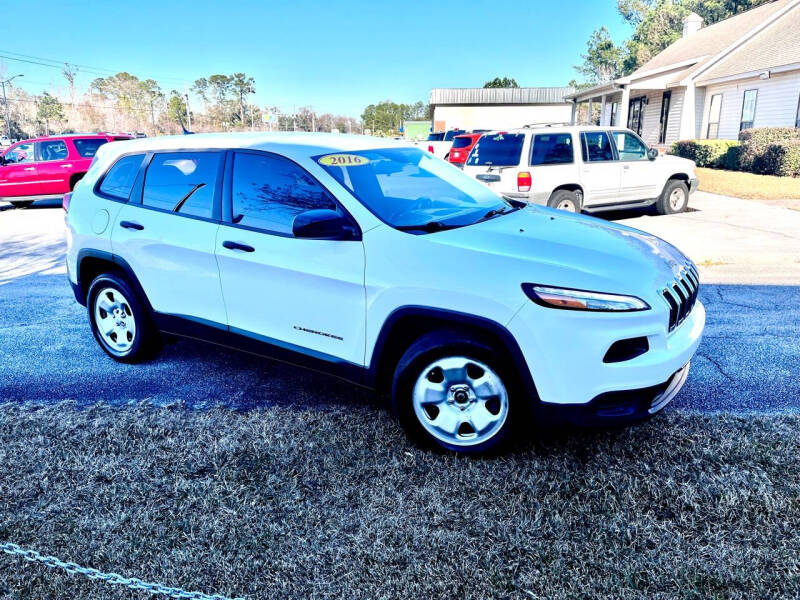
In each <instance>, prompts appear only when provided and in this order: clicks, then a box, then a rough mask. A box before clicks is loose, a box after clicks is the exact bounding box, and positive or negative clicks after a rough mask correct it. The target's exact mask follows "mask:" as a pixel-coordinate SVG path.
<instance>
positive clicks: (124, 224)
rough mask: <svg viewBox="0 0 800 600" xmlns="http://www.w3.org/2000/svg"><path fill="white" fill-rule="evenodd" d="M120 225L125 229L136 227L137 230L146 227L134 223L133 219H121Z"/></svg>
mask: <svg viewBox="0 0 800 600" xmlns="http://www.w3.org/2000/svg"><path fill="white" fill-rule="evenodd" d="M119 226H120V227H124V228H125V229H135V230H136V231H141V230H142V229H144V225H139V223H134V222H133V221H120V222H119Z"/></svg>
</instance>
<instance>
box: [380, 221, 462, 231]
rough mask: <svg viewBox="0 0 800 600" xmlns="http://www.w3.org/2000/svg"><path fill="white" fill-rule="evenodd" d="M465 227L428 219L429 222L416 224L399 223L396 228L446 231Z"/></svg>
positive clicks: (401, 229)
mask: <svg viewBox="0 0 800 600" xmlns="http://www.w3.org/2000/svg"><path fill="white" fill-rule="evenodd" d="M457 227H463V225H445V224H444V223H442V222H441V221H428V222H427V223H418V224H416V225H398V226H396V227H395V229H399V230H400V231H427V232H428V233H433V232H434V231H444V230H445V229H456V228H457Z"/></svg>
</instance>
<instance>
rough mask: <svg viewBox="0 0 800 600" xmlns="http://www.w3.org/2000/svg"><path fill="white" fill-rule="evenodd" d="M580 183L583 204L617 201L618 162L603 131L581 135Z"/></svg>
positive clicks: (594, 204) (618, 182) (619, 177)
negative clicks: (581, 161) (581, 162)
mask: <svg viewBox="0 0 800 600" xmlns="http://www.w3.org/2000/svg"><path fill="white" fill-rule="evenodd" d="M581 157H582V158H583V164H582V165H581V185H582V186H583V204H584V206H596V205H602V204H611V203H615V202H616V201H617V196H618V195H619V186H620V179H621V171H620V164H619V161H618V160H617V157H616V155H615V154H614V148H613V146H612V145H611V140H610V139H609V137H608V134H607V133H606V132H605V131H588V132H585V133H582V134H581Z"/></svg>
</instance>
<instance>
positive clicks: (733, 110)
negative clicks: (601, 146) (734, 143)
mask: <svg viewBox="0 0 800 600" xmlns="http://www.w3.org/2000/svg"><path fill="white" fill-rule="evenodd" d="M569 99H570V100H571V101H573V102H574V103H575V105H577V104H578V103H588V104H589V105H590V107H591V106H593V105H595V104H597V103H599V104H600V106H601V110H600V115H601V116H600V122H601V124H603V125H609V124H613V125H620V124H625V125H627V126H628V127H630V128H631V129H633V130H634V131H637V132H638V133H639V134H640V135H641V136H642V138H643V139H644V140H645V141H646V142H647V143H648V144H651V145H655V146H667V145H669V144H671V143H672V142H674V141H676V140H679V139H696V138H700V139H705V138H711V139H713V138H723V139H724V138H727V139H736V138H737V137H738V135H739V131H740V130H742V129H746V128H749V127H800V0H773V1H772V2H767V3H765V4H762V5H761V6H759V7H757V8H754V9H751V10H749V11H747V12H743V13H741V14H738V15H736V16H733V17H730V18H728V19H725V20H724V21H720V22H718V23H715V24H713V25H710V26H708V27H703V26H702V19H701V18H700V17H699V16H698V15H696V14H694V13H692V14H690V15H689V16H688V17H687V18H686V20H685V21H684V25H683V37H681V39H679V40H678V41H676V42H675V43H673V44H672V45H671V46H669V47H668V48H666V49H665V50H664V51H662V52H661V53H659V54H658V55H656V56H654V57H653V58H652V59H651V60H650V61H648V62H647V63H646V64H644V65H642V66H641V67H640V68H639V69H637V70H636V71H635V72H633V73H632V74H630V75H628V76H627V77H622V78H620V79H617V80H615V81H613V82H611V83H608V84H605V85H601V86H597V87H594V88H591V89H588V90H583V91H581V92H578V93H576V94H572V95H570V96H569ZM575 114H576V113H575V112H573V121H574V119H575V116H574V115H575ZM587 114H592V110H591V108H590V110H589V111H588V112H587Z"/></svg>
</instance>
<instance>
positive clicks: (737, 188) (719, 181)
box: [697, 168, 800, 207]
mask: <svg viewBox="0 0 800 600" xmlns="http://www.w3.org/2000/svg"><path fill="white" fill-rule="evenodd" d="M697 178H698V179H699V180H700V188H699V189H700V191H703V192H710V193H712V194H722V195H723V196H735V197H737V198H746V199H748V200H800V178H797V177H777V176H775V175H756V174H755V173H745V172H743V171H724V170H722V169H703V168H698V169H697ZM799 204H800V203H795V206H798V205H799ZM798 207H800V206H798Z"/></svg>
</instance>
